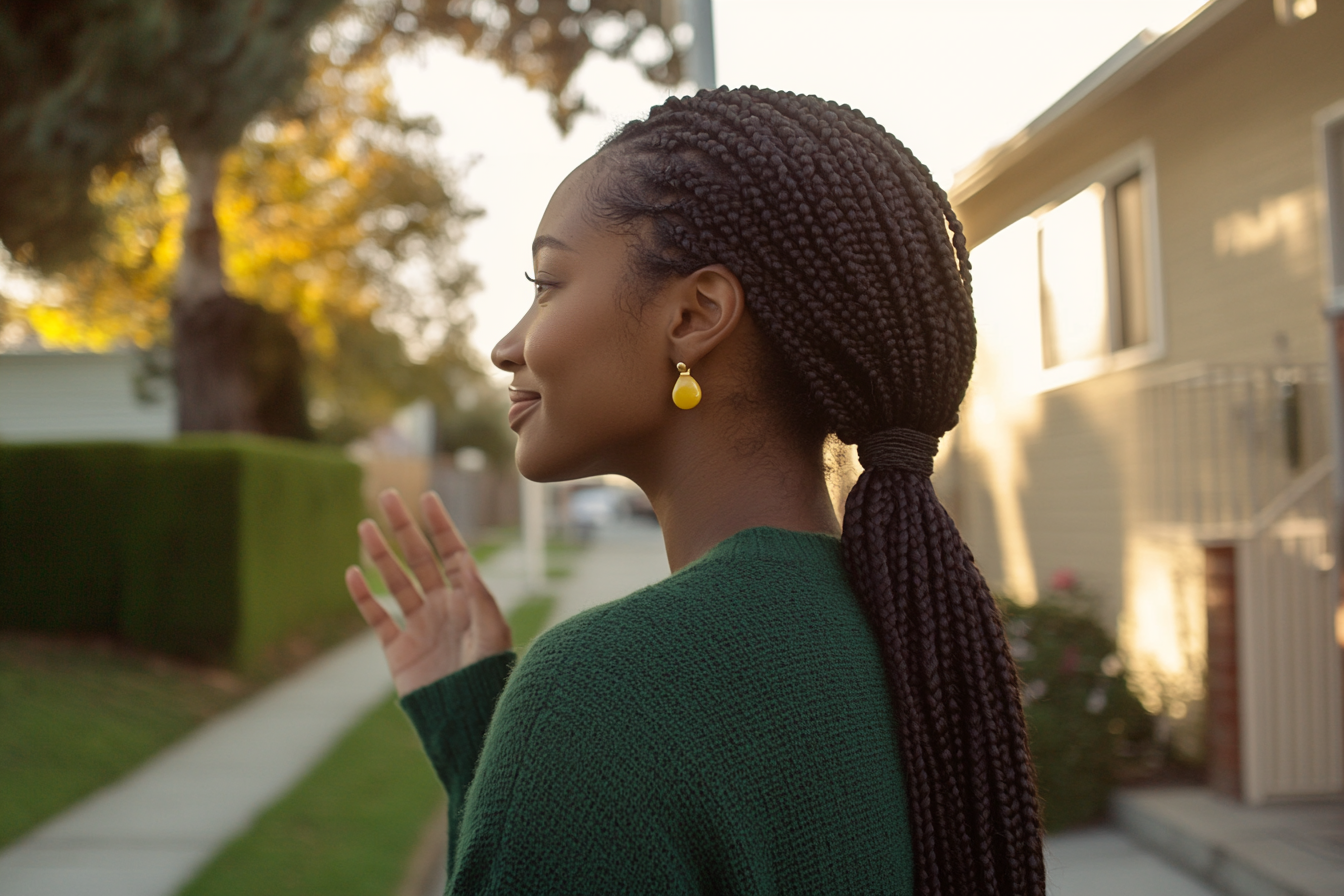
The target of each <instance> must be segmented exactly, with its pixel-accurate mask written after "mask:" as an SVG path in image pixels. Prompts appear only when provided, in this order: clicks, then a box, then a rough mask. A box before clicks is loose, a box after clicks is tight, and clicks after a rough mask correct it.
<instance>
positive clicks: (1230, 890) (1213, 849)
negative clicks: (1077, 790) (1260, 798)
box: [1114, 787, 1344, 896]
mask: <svg viewBox="0 0 1344 896" xmlns="http://www.w3.org/2000/svg"><path fill="white" fill-rule="evenodd" d="M1114 815H1115V817H1116V820H1117V821H1118V822H1119V824H1120V825H1121V826H1123V827H1124V829H1125V830H1126V831H1127V832H1128V833H1129V834H1130V835H1131V836H1132V837H1134V839H1135V840H1137V841H1138V842H1140V843H1142V844H1144V845H1145V846H1147V847H1148V848H1150V849H1152V850H1154V851H1156V852H1159V853H1161V854H1163V855H1165V856H1166V857H1168V858H1169V859H1170V860H1171V861H1173V862H1175V863H1177V864H1179V865H1180V866H1182V867H1183V868H1186V869H1188V870H1189V871H1190V873H1192V874H1194V875H1196V876H1198V877H1200V878H1201V879H1203V880H1205V881H1208V882H1209V883H1210V884H1211V885H1213V886H1214V887H1216V888H1217V889H1218V890H1220V891H1221V892H1224V893H1227V894H1229V896H1341V894H1344V800H1340V799H1333V800H1319V801H1313V802H1298V803H1283V804H1278V805H1270V806H1257V807H1251V806H1246V805H1244V804H1242V803H1239V802H1235V801H1233V800H1231V799H1228V798H1226V797H1222V796H1219V795H1217V794H1215V793H1213V792H1212V791H1210V790H1206V789H1205V788H1202V787H1172V788H1160V789H1156V788H1155V789H1153V790H1130V791H1126V792H1122V793H1121V794H1120V795H1119V796H1118V797H1117V798H1116V799H1115V801H1114Z"/></svg>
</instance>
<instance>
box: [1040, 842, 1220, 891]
mask: <svg viewBox="0 0 1344 896" xmlns="http://www.w3.org/2000/svg"><path fill="white" fill-rule="evenodd" d="M1045 866H1046V892H1047V893H1048V894H1049V896H1218V891H1217V890H1213V889H1210V888H1209V887H1208V886H1206V885H1205V884H1203V883H1201V882H1200V881H1199V880H1197V879H1196V878H1194V877H1193V876H1191V875H1190V874H1188V873H1186V872H1185V871H1183V870H1182V869H1180V868H1177V867H1176V866H1175V865H1172V864H1170V863H1168V862H1166V861H1164V860H1163V859H1162V858H1161V857H1159V856H1157V855H1154V854H1153V853H1150V852H1148V851H1146V850H1144V849H1142V848H1140V847H1139V846H1138V845H1137V844H1136V843H1135V842H1134V841H1133V840H1131V839H1129V838H1128V837H1126V836H1125V835H1124V834H1123V833H1121V832H1120V831H1119V830H1117V829H1115V828H1113V827H1099V828H1089V829H1087V830H1083V831H1077V832H1072V831H1071V832H1069V833H1065V834H1056V835H1055V836H1053V837H1047V838H1046V840H1045Z"/></svg>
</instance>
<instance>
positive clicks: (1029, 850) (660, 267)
mask: <svg viewBox="0 0 1344 896" xmlns="http://www.w3.org/2000/svg"><path fill="white" fill-rule="evenodd" d="M599 158H600V159H602V160H603V162H604V164H605V165H606V166H608V168H609V170H614V171H616V172H617V176H611V177H605V178H602V185H601V186H600V187H599V188H598V189H597V203H598V208H599V210H600V213H601V214H603V215H604V216H606V217H607V218H608V219H609V220H612V221H620V222H625V223H627V224H634V223H638V224H640V225H641V226H642V228H643V229H642V233H643V238H642V240H640V241H639V247H638V249H637V250H636V252H635V257H634V261H633V264H634V266H635V268H636V271H637V273H639V274H641V275H644V276H645V277H647V278H648V279H649V280H650V281H653V282H658V281H659V280H660V279H666V278H668V277H671V276H676V275H681V276H685V275H688V274H690V273H692V272H693V271H695V270H697V269H699V268H701V267H703V266H705V265H708V264H714V263H721V264H724V265H726V266H727V267H728V268H729V269H730V270H732V271H733V272H734V273H735V274H736V275H737V276H738V278H739V279H740V280H741V282H742V287H743V290H744V292H745V295H746V302H747V307H748V309H749V311H750V313H751V315H752V317H753V319H754V320H755V321H756V323H757V324H758V326H759V327H760V329H761V330H762V331H763V333H764V334H765V337H766V340H767V342H768V343H769V344H770V345H771V347H772V349H773V351H774V352H775V354H776V362H777V363H776V364H775V365H772V366H777V367H778V368H779V369H781V370H784V371H786V374H787V376H789V377H790V378H791V379H792V382H793V383H795V384H796V385H797V386H798V387H799V389H800V391H801V393H802V394H805V395H806V396H808V399H809V400H808V401H807V402H806V403H805V407H804V408H803V409H802V412H801V414H800V413H799V411H798V410H797V409H796V408H795V409H790V410H789V411H788V415H789V416H791V417H792V418H795V419H798V420H800V421H801V422H800V423H798V424H797V425H799V426H802V427H804V428H805V429H806V430H807V431H808V432H809V433H810V432H813V431H816V432H820V433H822V434H825V433H834V434H835V435H836V436H837V437H838V438H839V439H841V440H842V441H844V442H847V443H854V444H858V445H859V446H860V457H861V459H863V452H864V447H865V443H869V444H871V442H872V441H873V439H874V437H877V439H878V440H879V441H880V440H881V438H882V437H883V434H885V433H887V432H888V431H890V430H892V429H895V428H899V429H903V430H913V431H915V432H916V433H923V434H925V436H927V437H928V439H927V441H928V442H929V444H936V439H937V438H938V437H940V436H941V435H942V434H943V433H945V432H947V431H948V430H949V429H951V428H952V427H953V426H955V425H956V422H957V409H958V407H959V406H960V404H961V401H962V399H963V398H964V396H965V393H966V387H967V384H968V382H969V380H970V375H971V365H972V363H973V360H974V355H975V318H974V314H973V311H972V307H971V300H970V286H971V276H970V265H969V261H968V254H967V249H966V239H965V237H964V235H963V233H962V228H961V223H960V222H959V221H958V220H957V218H956V216H955V215H954V214H953V212H952V208H951V206H950V204H949V203H948V200H947V197H946V195H945V194H944V193H943V191H942V189H940V188H939V186H938V185H937V184H936V183H935V182H934V181H933V178H932V177H931V176H930V174H929V171H928V169H927V168H926V167H925V166H924V165H923V164H922V163H920V162H919V160H918V159H916V158H915V157H914V155H912V154H911V153H910V151H909V150H908V149H906V148H905V146H904V145H903V144H902V143H901V142H900V141H898V140H897V139H896V138H894V137H892V136H891V135H890V134H888V133H887V132H886V131H885V130H883V128H882V127H881V125H879V124H878V123H877V122H875V121H873V120H872V119H871V118H867V117H865V116H864V115H863V114H862V113H860V112H857V111H855V110H853V109H851V108H850V107H848V106H841V105H837V104H835V103H831V102H826V101H824V100H821V99H818V98H817V97H812V96H799V95H795V94H791V93H784V92H777V91H771V90H763V89H758V88H755V87H747V88H739V89H733V90H729V89H726V88H719V89H716V90H702V91H701V92H700V93H699V94H697V95H696V96H694V97H684V98H673V99H669V100H668V101H667V102H665V103H664V104H663V105H661V106H658V107H656V108H654V109H653V110H652V111H651V112H650V114H649V116H648V118H647V119H645V120H640V121H633V122H630V123H629V124H627V125H626V126H625V127H623V128H622V129H621V130H620V131H618V132H617V133H616V135H615V136H613V137H612V138H611V139H610V140H609V141H608V142H607V143H606V144H605V145H604V146H603V148H602V149H601V150H600V151H599ZM795 394H797V393H795ZM843 532H844V534H843V544H844V555H845V564H846V568H847V571H848V574H849V578H850V581H851V583H852V585H853V587H854V590H855V592H856V594H857V595H858V597H859V599H860V601H861V602H862V604H863V606H864V609H865V612H866V613H867V616H868V619H869V621H870V623H871V625H872V627H873V629H874V631H875V632H876V634H877V637H878V640H879V642H880V645H881V651H882V656H883V662H884V665H885V669H886V674H887V680H888V685H889V692H890V694H891V698H892V703H893V706H894V709H895V717H896V720H897V723H898V725H899V728H900V732H901V743H902V750H903V758H904V762H905V772H906V777H907V789H908V792H909V798H910V823H911V837H912V841H913V848H914V859H915V884H916V889H917V891H918V892H919V893H921V894H927V896H935V894H972V893H974V894H991V893H993V894H1008V893H1011V894H1030V896H1042V894H1044V892H1045V867H1044V863H1043V861H1042V857H1041V825H1040V820H1039V812H1038V806H1037V798H1036V787H1035V778H1034V774H1033V771H1032V766H1031V761H1030V759H1029V757H1028V754H1027V746H1026V730H1025V725H1024V722H1023V716H1022V706H1021V695H1020V692H1019V688H1018V678H1017V672H1016V667H1015V666H1014V664H1013V661H1012V658H1011V656H1010V654H1009V652H1008V648H1007V643H1006V640H1005V638H1004V634H1003V627H1002V622H1001V619H1000V616H999V612H998V609H997V607H996V606H995V603H994V600H993V598H992V596H991V595H990V593H989V589H988V587H987V586H986V584H985V581H984V579H983V578H982V576H981V575H980V572H979V570H978V569H977V568H976V566H975V563H974V561H973V559H972V557H971V552H970V550H969V549H968V548H967V546H966V544H965V542H964V541H962V539H961V536H960V534H959V533H958V532H957V529H956V527H955V525H954V524H953V523H952V520H951V518H950V517H949V516H948V514H947V511H946V510H945V509H944V508H943V506H942V504H941V503H940V502H939V501H938V498H937V496H936V495H935V494H934V490H933V485H932V483H931V482H930V480H929V478H928V476H927V474H926V473H923V472H917V471H912V470H908V469H900V468H892V467H886V466H882V465H876V466H874V467H870V468H869V469H866V470H865V471H864V473H863V474H862V475H861V476H860V477H859V479H858V482H857V483H856V484H855V486H854V487H853V489H852V491H851V492H850V495H849V498H848V501H847V502H846V506H845V518H844V529H843Z"/></svg>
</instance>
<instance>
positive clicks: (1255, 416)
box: [1140, 364, 1344, 803]
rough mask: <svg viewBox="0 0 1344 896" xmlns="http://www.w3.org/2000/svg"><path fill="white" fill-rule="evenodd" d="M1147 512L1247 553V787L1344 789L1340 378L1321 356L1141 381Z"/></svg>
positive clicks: (1151, 520) (1243, 610) (1293, 793)
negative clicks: (1335, 421) (1334, 429)
mask: <svg viewBox="0 0 1344 896" xmlns="http://www.w3.org/2000/svg"><path fill="white" fill-rule="evenodd" d="M1140 397H1141V401H1140V408H1141V414H1142V418H1141V419H1142V421H1143V426H1144V432H1143V436H1144V439H1145V445H1144V457H1145V463H1146V466H1147V470H1146V472H1147V476H1146V477H1145V478H1146V480H1147V481H1146V489H1145V494H1144V500H1143V502H1142V505H1141V511H1140V513H1141V518H1142V519H1143V521H1144V522H1145V523H1146V524H1148V525H1150V526H1153V527H1155V528H1161V527H1164V526H1175V527H1178V528H1180V529H1183V530H1185V531H1186V532H1187V533H1188V534H1189V535H1190V536H1193V538H1194V539H1195V540H1196V541H1199V542H1202V543H1205V544H1208V543H1211V542H1223V543H1231V544H1233V545H1235V547H1236V555H1237V598H1236V601H1237V603H1236V608H1237V668H1238V675H1237V678H1238V694H1239V701H1240V707H1239V716H1240V742H1241V765H1242V768H1241V777H1242V794H1243V796H1244V797H1245V799H1246V800H1247V801H1248V802H1250V803H1262V802H1265V801H1267V800H1271V799H1276V798H1291V797H1300V796H1310V795H1320V794H1327V793H1336V792H1338V791H1339V790H1340V789H1341V788H1344V693H1342V691H1344V688H1342V687H1341V673H1342V671H1344V670H1341V657H1340V650H1339V645H1338V644H1337V643H1336V641H1335V633H1334V614H1335V607H1336V605H1337V604H1338V601H1339V579H1338V573H1337V571H1336V570H1335V557H1334V556H1333V554H1334V551H1333V541H1332V536H1331V529H1332V524H1331V521H1332V519H1333V517H1334V507H1333V493H1332V474H1333V473H1334V469H1333V468H1334V463H1333V454H1332V451H1331V440H1330V427H1331V415H1330V404H1329V402H1330V384H1329V373H1328V368H1327V367H1326V366H1325V365H1323V364H1321V365H1191V366H1186V367H1182V368H1175V369H1172V370H1169V371H1165V372H1162V373H1160V374H1158V375H1155V376H1153V377H1151V378H1150V379H1149V382H1148V383H1147V384H1146V387H1145V388H1144V389H1143V390H1142V392H1141V393H1140Z"/></svg>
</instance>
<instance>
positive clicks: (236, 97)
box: [0, 0, 679, 435]
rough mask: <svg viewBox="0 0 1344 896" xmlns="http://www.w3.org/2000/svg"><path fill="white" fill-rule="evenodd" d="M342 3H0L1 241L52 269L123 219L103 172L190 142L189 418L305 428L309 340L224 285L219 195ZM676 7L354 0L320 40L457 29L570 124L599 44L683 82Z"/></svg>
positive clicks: (601, 1)
mask: <svg viewBox="0 0 1344 896" xmlns="http://www.w3.org/2000/svg"><path fill="white" fill-rule="evenodd" d="M334 5H335V0H198V2H194V3H183V2H181V0H97V2H95V0H68V2H62V3H48V2H44V0H14V2H11V3H10V4H7V5H6V6H5V7H4V8H2V9H0V81H3V83H5V84H6V85H7V86H8V87H9V89H7V90H6V91H5V92H4V93H0V195H3V196H4V197H5V201H4V204H3V205H2V206H0V241H3V242H4V243H5V244H6V245H8V246H10V247H11V248H12V249H13V250H14V254H15V257H16V258H18V259H20V260H21V261H25V262H28V263H33V264H36V265H37V266H39V267H41V268H43V269H45V270H49V271H50V270H57V269H61V268H63V267H65V266H66V265H69V264H70V263H71V262H72V260H74V259H77V258H79V257H81V256H83V255H86V254H87V252H88V249H87V247H88V246H89V245H90V237H91V236H92V235H93V234H95V233H97V232H98V231H99V228H100V227H102V228H107V227H109V226H111V225H110V224H109V222H108V221H107V220H106V219H104V218H101V217H100V215H99V214H98V211H99V209H100V208H107V207H108V206H109V203H105V202H100V203H98V204H97V205H95V204H94V203H92V202H90V201H89V200H88V198H87V191H86V190H85V185H87V184H88V182H89V178H90V176H91V174H92V175H95V179H94V192H95V193H97V192H98V190H99V189H100V188H101V187H102V186H106V187H107V188H108V189H110V190H112V191H113V192H114V193H115V191H116V189H117V187H118V178H119V177H121V176H123V175H124V176H126V177H129V178H132V179H134V178H135V177H136V176H137V175H136V168H137V165H138V164H140V162H141V161H142V159H143V156H144V153H143V152H140V153H139V154H138V156H137V151H136V150H135V149H134V148H133V147H135V146H136V145H137V143H136V141H137V140H138V141H139V145H141V146H143V143H144V140H145V139H147V138H146V137H145V134H146V131H147V130H148V131H152V130H153V129H154V128H155V127H166V128H167V133H168V135H169V136H170V138H171V141H172V143H173V144H174V146H175V147H176V151H177V156H178V158H179V160H180V162H181V170H182V175H183V178H182V179H183V183H184V187H185V195H186V198H187V201H188V205H187V210H186V215H185V221H184V223H183V224H182V226H181V230H180V240H181V249H180V252H179V254H178V257H177V265H176V270H175V272H174V274H173V277H172V281H171V282H172V285H171V292H172V296H173V300H172V313H171V314H170V316H169V321H170V325H171V329H172V331H173V338H172V341H173V346H174V352H175V358H176V361H175V364H174V371H175V378H176V380H177V386H178V398H179V409H180V421H179V422H180V425H181V427H182V428H183V429H253V430H260V431H264V432H275V433H279V434H291V435H293V434H302V431H303V429H304V427H305V425H306V424H304V423H303V421H302V420H301V418H302V416H303V406H302V400H301V399H302V396H301V394H300V393H299V392H298V390H297V383H298V375H297V365H298V363H299V346H298V343H297V342H296V341H295V340H294V339H293V338H292V336H290V335H287V334H289V331H288V329H287V327H286V326H285V325H284V322H283V321H282V320H280V319H279V318H277V317H275V315H274V314H273V313H268V312H266V311H264V310H262V309H261V308H260V307H259V306H258V305H257V304H253V303H249V302H243V301H241V300H240V299H238V298H237V297H235V296H233V295H231V294H229V293H228V292H227V291H226V289H225V282H226V281H225V277H224V264H223V263H222V255H221V246H220V228H219V224H218V219H217V214H216V195H215V194H216V188H217V185H218V183H219V178H220V175H221V170H222V165H223V163H224V161H223V160H224V153H225V151H226V150H227V148H228V147H230V146H231V145H233V144H234V143H235V142H237V140H238V139H239V137H240V135H241V134H242V133H243V129H244V127H245V125H246V124H247V122H249V121H250V120H252V119H253V118H254V117H255V116H256V115H257V114H258V113H259V112H261V111H262V110H264V109H267V108H273V107H274V106H275V104H276V103H278V102H281V101H283V100H285V99H287V98H289V97H292V96H293V95H294V93H295V91H296V90H297V87H298V84H299V83H300V82H301V80H302V75H303V72H304V69H305V67H306V63H307V56H308V53H309V41H308V35H309V32H310V30H311V29H312V27H313V26H314V24H315V23H317V22H318V21H319V20H320V19H321V18H322V17H323V15H325V14H326V13H328V12H329V11H330V10H331V9H332V8H333V7H334ZM668 8H670V5H669V7H668ZM665 12H666V10H665V9H664V4H663V3H662V2H661V0H596V2H589V0H569V2H563V0H513V2H512V3H505V2H500V0H451V2H449V3H448V4H447V5H446V6H438V5H437V4H436V5H435V7H434V8H433V9H432V10H431V9H430V8H428V7H427V6H426V5H425V4H424V3H423V2H422V0H351V2H349V3H348V4H347V5H346V6H345V7H342V8H341V9H340V10H339V11H338V12H337V13H336V14H335V16H334V17H333V18H332V19H331V20H330V22H328V23H327V24H326V25H325V26H323V27H322V28H319V29H318V31H317V32H316V33H314V34H313V35H312V48H313V49H315V50H317V51H318V52H320V53H325V54H327V55H328V58H329V59H330V61H331V62H332V63H334V65H335V66H336V67H337V68H339V67H342V66H344V65H346V64H347V63H349V62H352V61H353V62H355V63H361V62H364V63H369V64H374V63H376V62H377V61H378V60H380V59H381V57H382V56H383V54H386V53H389V52H395V51H397V50H399V49H403V48H405V47H407V46H409V45H410V44H412V43H413V42H414V41H416V40H423V39H426V38H428V37H432V36H439V37H448V38H450V39H452V40H455V41H457V42H458V43H459V45H460V46H461V47H462V48H463V49H464V50H465V51H466V52H469V53H473V54H476V55H482V56H486V57H489V58H492V59H495V60H496V61H498V62H499V63H500V65H501V66H503V67H504V68H505V70H506V71H509V72H513V73H517V74H520V75H522V76H523V77H524V78H526V79H527V81H528V83H529V84H531V85H533V86H535V87H538V88H540V89H543V90H546V91H547V92H548V93H550V95H551V97H552V111H553V115H554V117H555V120H556V122H557V124H559V126H560V127H562V128H565V127H567V126H568V123H569V121H570V120H571V118H572V116H573V115H574V114H575V113H577V112H578V111H579V110H581V109H582V108H583V103H582V98H581V97H578V96H576V95H575V94H574V93H573V91H572V90H571V89H570V78H571V76H572V74H573V72H574V71H575V70H576V69H577V67H578V65H579V63H580V62H581V61H582V59H583V58H584V56H585V55H586V54H587V53H588V52H589V51H590V50H591V49H593V48H596V49H598V50H600V51H602V52H606V53H609V54H611V55H614V56H624V55H632V54H634V55H640V56H641V60H642V61H641V65H642V67H643V69H644V71H645V73H646V74H647V75H648V76H649V77H651V78H653V79H655V80H659V81H663V82H675V80H676V79H677V76H678V72H679V69H678V57H677V55H676V52H675V50H674V47H673V45H672V43H671V41H670V39H669V37H668V36H667V35H668V34H670V33H671V31H670V30H669V28H670V20H668V19H667V17H666V16H665ZM641 41H643V45H644V46H645V49H644V51H643V52H642V54H637V53H636V51H637V50H638V49H639V48H640V46H641ZM650 41H651V42H652V43H653V44H655V45H656V46H654V47H653V48H652V50H650V49H648V45H649V43H650ZM100 167H101V169H102V171H103V173H102V174H101V175H97V174H95V172H97V171H98V169H99V168H100ZM99 177H102V178H105V183H104V184H100V183H99V180H98V178H99ZM115 204H116V203H115V202H112V203H110V205H113V206H115ZM161 230H162V229H161ZM114 236H115V234H114ZM291 242H292V241H291ZM156 275H158V276H161V275H162V272H161V271H158V272H156ZM150 285H152V286H156V287H161V286H162V285H163V282H162V281H156V282H155V283H154V284H150ZM250 298H252V299H254V300H256V301H257V302H259V303H260V304H261V305H266V304H270V303H273V302H274V301H275V300H274V299H272V298H270V297H267V296H261V295H256V294H253V295H251V296H250ZM146 318H147V325H148V324H152V322H153V316H152V315H146ZM263 412H264V413H263Z"/></svg>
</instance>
